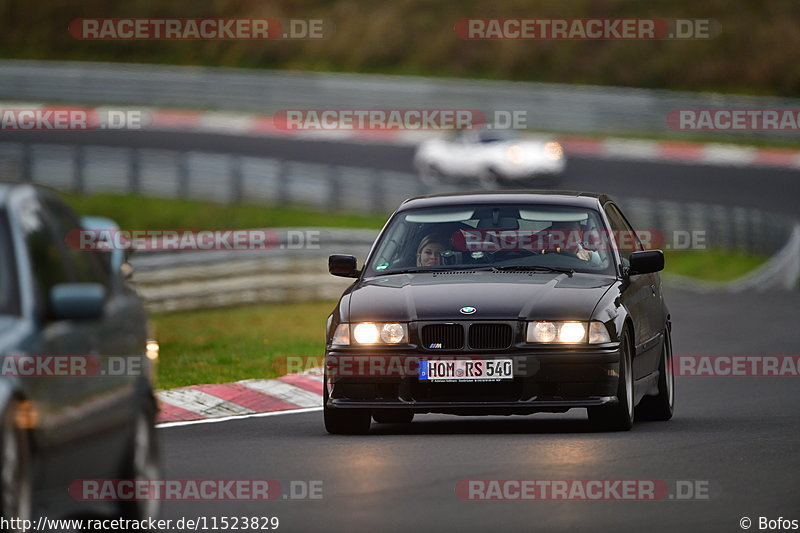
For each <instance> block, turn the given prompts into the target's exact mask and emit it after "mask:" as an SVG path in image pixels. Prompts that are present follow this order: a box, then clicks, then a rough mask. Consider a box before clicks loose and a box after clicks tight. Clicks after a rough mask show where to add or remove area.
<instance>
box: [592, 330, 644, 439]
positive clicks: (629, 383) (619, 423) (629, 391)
mask: <svg viewBox="0 0 800 533" xmlns="http://www.w3.org/2000/svg"><path fill="white" fill-rule="evenodd" d="M631 361H632V357H631V338H630V334H629V333H628V330H627V329H625V330H623V332H622V342H621V344H620V361H619V384H618V385H617V399H618V400H619V401H618V402H617V404H616V405H603V406H599V407H589V408H588V410H587V411H588V412H589V424H590V425H591V426H592V428H593V429H594V430H595V431H628V430H629V429H631V427H633V417H634V408H633V401H634V398H635V394H634V390H633V372H632V370H631V368H632V366H631V364H632V363H631Z"/></svg>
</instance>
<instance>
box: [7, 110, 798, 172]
mask: <svg viewBox="0 0 800 533" xmlns="http://www.w3.org/2000/svg"><path fill="white" fill-rule="evenodd" d="M0 106H2V107H3V108H19V109H23V108H24V109H38V108H42V107H53V106H46V105H44V104H40V103H39V104H31V103H19V102H13V103H11V102H2V103H0ZM62 107H63V106H62ZM84 109H87V110H88V109H89V108H84ZM111 109H114V110H126V111H141V112H143V113H144V115H145V116H144V117H143V125H142V129H148V130H160V131H181V132H202V133H217V134H228V135H239V136H263V137H283V138H294V139H298V140H304V139H306V140H327V141H346V142H362V143H379V144H397V145H408V146H414V145H417V144H419V143H420V142H422V141H425V140H427V139H431V138H436V137H438V136H440V133H438V132H432V131H414V130H386V131H378V130H336V131H301V130H300V131H298V130H289V129H285V128H281V127H279V126H278V125H276V123H275V121H274V120H273V117H272V116H271V115H259V114H248V113H235V112H221V111H196V110H185V109H157V108H142V107H138V108H132V107H121V106H118V107H110V106H104V107H97V108H94V111H97V112H98V113H102V112H103V111H107V110H111ZM530 136H531V137H536V138H550V137H552V134H547V133H542V132H540V133H531V134H530ZM555 137H557V139H558V140H559V142H561V144H562V145H563V146H564V149H565V151H566V153H567V154H568V155H570V154H572V155H577V156H591V157H596V158H604V159H627V160H647V161H665V162H675V163H687V164H705V165H721V166H768V167H778V168H800V150H795V149H791V148H760V147H753V146H742V145H736V144H725V143H698V142H682V141H650V140H637V139H622V138H614V137H607V138H594V137H579V136H571V135H556V136H555Z"/></svg>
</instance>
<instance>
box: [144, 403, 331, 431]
mask: <svg viewBox="0 0 800 533" xmlns="http://www.w3.org/2000/svg"><path fill="white" fill-rule="evenodd" d="M317 411H322V407H306V408H303V409H287V410H286V411H270V412H268V413H253V414H250V415H238V416H224V417H219V418H201V419H200V420H182V421H180V422H164V423H163V424H156V427H157V428H158V429H167V428H174V427H180V426H193V425H196V424H214V423H216V422H229V421H231V420H245V419H247V418H262V417H265V416H279V415H299V414H303V413H314V412H317Z"/></svg>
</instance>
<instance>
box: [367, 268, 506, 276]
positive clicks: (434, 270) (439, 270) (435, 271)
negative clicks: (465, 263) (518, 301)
mask: <svg viewBox="0 0 800 533" xmlns="http://www.w3.org/2000/svg"><path fill="white" fill-rule="evenodd" d="M456 270H457V271H462V270H491V268H487V267H458V268H426V267H414V268H403V269H400V270H386V271H378V272H376V273H375V275H376V276H386V275H389V274H420V273H422V274H429V273H433V274H444V273H446V272H453V271H456Z"/></svg>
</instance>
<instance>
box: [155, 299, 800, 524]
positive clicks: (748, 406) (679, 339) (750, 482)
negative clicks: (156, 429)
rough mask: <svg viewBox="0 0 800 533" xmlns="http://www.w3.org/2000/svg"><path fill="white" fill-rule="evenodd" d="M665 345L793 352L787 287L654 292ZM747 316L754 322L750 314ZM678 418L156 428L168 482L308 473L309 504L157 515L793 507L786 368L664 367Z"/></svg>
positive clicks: (589, 513)
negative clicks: (506, 491) (544, 487)
mask: <svg viewBox="0 0 800 533" xmlns="http://www.w3.org/2000/svg"><path fill="white" fill-rule="evenodd" d="M667 297H668V304H669V306H670V310H671V312H672V316H673V323H674V335H673V338H674V345H675V353H676V354H693V355H713V354H729V355H782V354H797V353H798V352H799V351H800V339H798V336H797V333H796V324H797V309H798V308H799V307H800V294H798V293H774V294H773V293H770V294H742V295H723V296H719V295H715V296H702V297H700V296H696V295H690V294H676V293H668V294H667ZM758 321H763V322H762V323H758ZM676 405H677V407H676V414H675V417H674V418H673V420H671V421H669V422H639V423H637V424H635V425H634V428H633V430H632V431H630V432H626V433H592V432H591V431H590V429H589V426H588V423H587V422H586V420H585V411H584V410H582V409H581V410H574V411H571V412H569V413H566V414H552V415H551V414H546V415H545V414H541V415H534V416H531V417H469V418H465V417H446V416H438V415H422V416H418V417H417V419H416V420H415V422H414V423H413V424H412V425H410V426H403V425H391V424H390V425H380V426H378V425H375V424H373V426H372V431H371V434H370V435H368V436H353V437H343V436H331V435H328V434H326V433H325V430H324V428H323V425H322V413H321V412H313V413H306V414H293V415H283V416H273V417H267V418H252V419H247V420H238V421H230V422H222V423H213V424H201V425H194V426H185V427H175V428H165V429H162V430H160V435H161V438H162V445H163V451H164V459H165V462H166V465H167V476H166V477H167V478H168V479H176V478H177V479H186V478H193V479H200V478H202V479H208V478H213V479H218V478H223V479H276V480H279V481H281V484H282V487H283V490H284V492H288V489H287V486H288V483H289V481H291V480H303V481H311V480H321V481H322V482H323V499H322V500H307V501H288V500H280V499H279V500H277V501H273V502H267V503H251V502H204V503H202V504H194V503H183V502H167V503H165V507H164V517H165V518H173V519H177V518H180V517H181V516H192V515H198V516H200V515H206V516H210V515H217V516H231V515H245V516H247V515H249V516H265V515H268V516H277V517H278V518H279V519H280V521H281V526H280V529H281V530H283V531H303V532H305V531H554V530H561V531H564V530H570V531H613V530H617V531H628V530H632V528H633V527H634V525H637V526H638V527H637V529H638V528H639V527H642V526H645V524H646V526H645V529H646V530H647V531H741V529H740V527H739V520H740V519H741V518H742V517H744V516H748V517H749V518H751V519H752V520H754V522H755V523H756V525H755V526H753V529H756V527H757V520H758V517H759V516H766V517H769V518H771V519H775V518H778V517H779V516H783V517H789V518H800V478H798V474H797V473H798V471H800V454H798V453H797V444H798V435H800V388H798V384H797V383H796V379H792V378H791V377H776V378H752V377H751V378H724V377H704V378H700V377H683V378H676ZM465 479H646V480H664V481H666V482H667V483H668V484H669V486H670V487H673V488H672V492H673V496H677V491H676V490H675V488H674V487H677V485H676V482H677V481H678V480H684V481H687V480H695V481H700V482H701V483H705V482H707V487H708V499H698V500H691V501H688V500H687V501H684V500H680V501H678V500H675V499H673V500H669V499H667V500H661V501H608V502H598V501H583V502H578V501H573V502H536V501H511V502H495V501H483V502H473V501H463V500H461V499H459V498H458V497H457V496H456V494H455V490H454V489H455V486H456V483H457V482H458V481H459V480H465Z"/></svg>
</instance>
